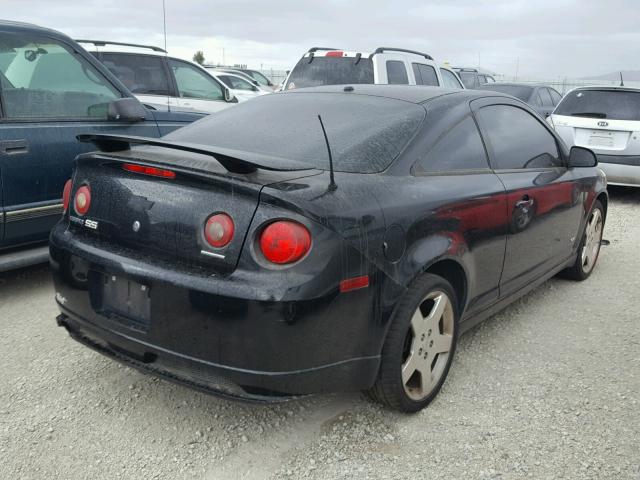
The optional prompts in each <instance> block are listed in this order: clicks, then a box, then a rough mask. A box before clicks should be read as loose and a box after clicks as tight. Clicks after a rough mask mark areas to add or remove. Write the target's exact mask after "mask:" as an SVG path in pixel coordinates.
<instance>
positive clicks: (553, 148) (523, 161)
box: [478, 105, 562, 170]
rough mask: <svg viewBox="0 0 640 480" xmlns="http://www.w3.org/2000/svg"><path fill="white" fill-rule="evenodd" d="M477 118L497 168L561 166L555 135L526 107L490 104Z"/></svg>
mask: <svg viewBox="0 0 640 480" xmlns="http://www.w3.org/2000/svg"><path fill="white" fill-rule="evenodd" d="M478 120H479V122H480V126H481V127H482V133H483V136H484V137H485V141H486V142H487V144H488V147H489V152H490V153H491V166H492V167H493V168H494V169H496V170H501V169H519V168H548V167H560V166H562V160H561V159H560V155H559V153H558V146H557V145H556V141H555V138H554V137H553V135H551V133H549V132H548V131H547V129H546V128H545V127H544V126H543V125H542V124H541V123H540V122H539V121H538V120H537V119H536V118H535V117H533V116H532V115H531V114H530V113H528V112H526V111H525V110H523V109H521V108H518V107H514V106H511V105H490V106H487V107H482V108H481V109H480V110H479V111H478Z"/></svg>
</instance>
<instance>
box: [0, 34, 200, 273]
mask: <svg viewBox="0 0 640 480" xmlns="http://www.w3.org/2000/svg"><path fill="white" fill-rule="evenodd" d="M0 45H1V46H2V48H1V49H0V98H1V102H0V104H1V105H2V109H1V113H0V185H1V186H2V196H1V197H0V271H2V270H8V269H11V268H16V267H20V266H24V265H28V264H33V263H38V262H41V261H46V260H47V258H48V250H47V247H46V246H44V247H43V246H42V244H43V242H46V240H47V238H48V236H49V231H50V229H51V227H52V226H53V225H54V224H55V223H56V222H57V221H58V219H59V218H60V214H61V213H62V200H61V199H62V189H63V186H64V183H65V181H66V180H67V179H68V178H69V176H70V174H71V168H72V164H73V160H74V158H75V157H76V155H78V154H79V153H82V152H86V151H88V150H91V149H92V147H91V146H89V145H86V144H83V143H79V142H78V141H77V140H76V135H78V134H81V133H98V132H101V133H122V134H124V133H126V134H129V135H143V136H150V137H159V136H160V135H163V134H165V133H168V132H170V131H172V130H175V129H176V128H179V127H180V126H182V125H185V124H186V123H189V122H192V121H193V120H196V119H199V118H202V115H200V114H187V113H176V112H168V111H161V110H152V109H150V108H144V107H143V106H142V105H141V104H140V102H139V101H138V100H136V99H135V98H134V97H133V95H132V94H131V93H130V92H129V91H128V90H127V89H126V88H125V87H124V85H122V83H121V82H119V81H118V79H117V78H115V77H114V76H113V75H112V74H111V73H110V72H109V70H107V69H106V68H105V67H104V66H103V65H101V64H100V62H98V61H97V60H96V59H95V58H94V57H92V56H91V55H89V54H88V53H87V52H86V51H85V50H84V49H83V48H82V47H81V46H80V45H78V44H77V43H76V42H74V41H73V40H71V39H70V38H68V37H67V36H65V35H63V34H61V33H59V32H56V31H54V30H49V29H46V28H41V27H37V26H35V25H29V24H24V23H14V22H7V21H0ZM23 247H24V248H23ZM9 249H11V253H7V251H8V250H9ZM16 249H17V250H16Z"/></svg>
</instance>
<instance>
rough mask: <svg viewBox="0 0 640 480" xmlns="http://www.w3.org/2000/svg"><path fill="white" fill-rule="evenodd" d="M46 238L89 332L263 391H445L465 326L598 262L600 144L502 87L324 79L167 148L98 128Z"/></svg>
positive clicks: (206, 386) (231, 114) (194, 377)
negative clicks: (577, 140)
mask: <svg viewBox="0 0 640 480" xmlns="http://www.w3.org/2000/svg"><path fill="white" fill-rule="evenodd" d="M81 140H84V141H89V142H93V143H94V144H95V145H96V146H97V148H98V149H99V151H98V152H95V153H91V154H84V155H81V156H79V157H78V158H77V160H76V166H75V170H74V173H73V178H72V179H71V180H70V181H69V182H68V184H67V187H66V188H65V192H66V193H65V199H64V204H65V208H66V213H65V214H64V217H63V219H62V220H61V221H60V223H59V224H58V225H57V226H56V227H55V229H54V230H53V232H52V234H51V242H50V243H51V264H52V267H53V273H54V277H55V289H56V294H55V296H56V301H57V303H58V305H59V307H60V310H61V312H62V313H61V315H60V316H59V317H58V324H59V325H61V326H64V327H65V328H66V329H67V331H68V332H69V334H70V335H71V337H73V338H74V339H75V340H77V341H79V342H81V343H83V344H85V345H87V346H89V347H91V348H94V349H96V350H97V351H99V352H101V353H103V354H105V355H107V356H110V357H112V358H114V359H116V360H119V361H121V362H124V363H126V364H128V365H131V366H133V367H136V368H138V369H141V370H143V371H146V372H149V373H153V374H156V375H160V376H162V377H164V378H167V379H169V380H173V381H176V382H179V383H182V384H185V385H188V386H191V387H194V388H199V389H203V390H206V391H209V392H212V393H217V394H220V395H224V396H228V397H234V398H245V399H253V400H259V401H268V400H275V399H282V398H288V397H291V396H296V395H302V394H309V393H315V392H325V391H335V390H347V389H360V390H365V391H367V392H368V393H369V395H370V396H371V397H373V398H374V399H376V400H378V401H380V402H382V403H384V404H386V405H388V406H390V407H392V408H395V409H398V410H402V411H406V412H413V411H417V410H419V409H421V408H423V407H424V406H426V405H427V404H428V403H429V402H430V401H431V400H432V399H433V398H434V397H435V395H436V394H437V393H438V391H439V390H440V388H441V386H442V384H443V382H444V380H445V377H446V376H447V372H448V370H449V367H450V366H451V362H452V360H453V355H454V351H455V348H456V342H457V339H458V337H459V335H460V333H461V332H462V331H464V330H465V329H468V328H469V327H471V326H473V325H475V324H477V323H478V322H479V321H481V320H483V319H485V318H487V317H488V316H490V315H492V314H493V313H495V312H497V311H498V310H500V309H501V308H503V307H504V306H505V305H507V304H508V303H510V302H512V301H514V300H515V299H516V298H518V297H520V296H521V295H524V294H525V293H527V292H528V291H530V290H531V289H533V288H535V287H536V286H537V285H540V284H541V283H542V282H544V281H545V280H547V279H548V278H549V277H551V276H553V275H555V274H557V273H563V274H564V275H565V276H568V277H571V278H574V279H577V280H584V279H586V278H587V277H588V276H589V274H590V273H591V272H592V270H593V268H594V265H595V263H596V260H597V258H598V253H599V249H600V243H601V238H602V230H603V226H604V222H605V217H606V213H607V193H606V181H605V177H604V175H603V174H602V172H601V171H600V170H599V169H597V168H595V167H596V159H595V157H594V155H593V154H592V153H591V151H589V150H586V149H582V148H578V147H574V148H573V149H572V150H571V151H569V150H568V149H567V147H565V145H564V144H563V143H562V141H561V140H560V139H559V138H558V137H557V136H556V135H555V133H554V132H553V131H552V130H551V129H549V127H548V126H547V125H546V124H545V123H544V122H543V121H542V120H541V119H540V117H539V116H538V115H536V114H535V113H534V112H533V111H532V110H531V109H530V108H529V107H528V106H527V105H525V104H524V103H522V102H520V101H518V100H516V99H514V98H512V97H507V96H504V95H501V94H499V93H494V92H486V91H485V92H480V91H461V90H456V91H448V90H445V89H441V88H428V87H415V88H414V87H394V86H386V85H378V86H373V85H372V86H364V85H355V86H331V87H320V88H311V89H300V90H295V91H290V92H287V93H281V94H274V95H268V96H264V97H260V98H258V99H254V100H252V101H250V102H246V103H244V104H241V105H238V106H236V107H233V108H231V109H228V110H225V111H223V112H219V113H217V114H216V115H213V116H211V117H208V118H205V119H203V120H200V121H198V122H196V123H194V124H192V125H191V126H187V127H184V128H182V129H180V130H177V131H175V132H173V133H171V134H170V135H168V136H166V137H163V138H161V139H148V138H141V137H118V136H107V135H93V136H85V137H82V138H81Z"/></svg>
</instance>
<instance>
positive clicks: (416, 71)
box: [283, 47, 464, 90]
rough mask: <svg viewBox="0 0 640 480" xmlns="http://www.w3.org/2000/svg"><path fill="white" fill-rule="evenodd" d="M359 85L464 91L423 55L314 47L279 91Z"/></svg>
mask: <svg viewBox="0 0 640 480" xmlns="http://www.w3.org/2000/svg"><path fill="white" fill-rule="evenodd" d="M362 83H369V84H393V85H428V86H436V87H437V86H442V87H447V88H460V89H462V88H464V86H463V85H462V82H461V81H460V79H459V78H458V77H457V75H456V74H455V73H454V72H453V71H452V70H450V69H448V68H445V67H441V66H438V65H437V64H436V62H435V61H434V60H433V57H431V55H428V54H426V53H421V52H416V51H413V50H406V49H403V48H389V47H380V48H377V49H376V50H375V51H374V52H373V53H364V52H355V51H346V50H339V49H334V48H321V47H314V48H311V49H310V50H309V51H308V52H307V53H305V54H304V55H303V56H302V58H301V59H300V61H299V62H298V63H297V64H296V66H295V67H294V68H293V70H291V72H290V73H289V76H288V77H287V79H286V80H285V82H284V87H283V89H284V90H291V89H294V88H304V87H315V86H319V85H345V84H354V85H355V84H362Z"/></svg>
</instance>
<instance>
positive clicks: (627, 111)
mask: <svg viewBox="0 0 640 480" xmlns="http://www.w3.org/2000/svg"><path fill="white" fill-rule="evenodd" d="M554 113H555V114H556V115H567V116H576V117H590V118H612V119H614V120H640V92H627V91H624V90H576V91H574V92H571V93H568V94H567V95H566V96H565V97H564V98H563V99H562V101H561V102H560V103H559V104H558V106H557V108H556V110H555V112H554Z"/></svg>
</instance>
